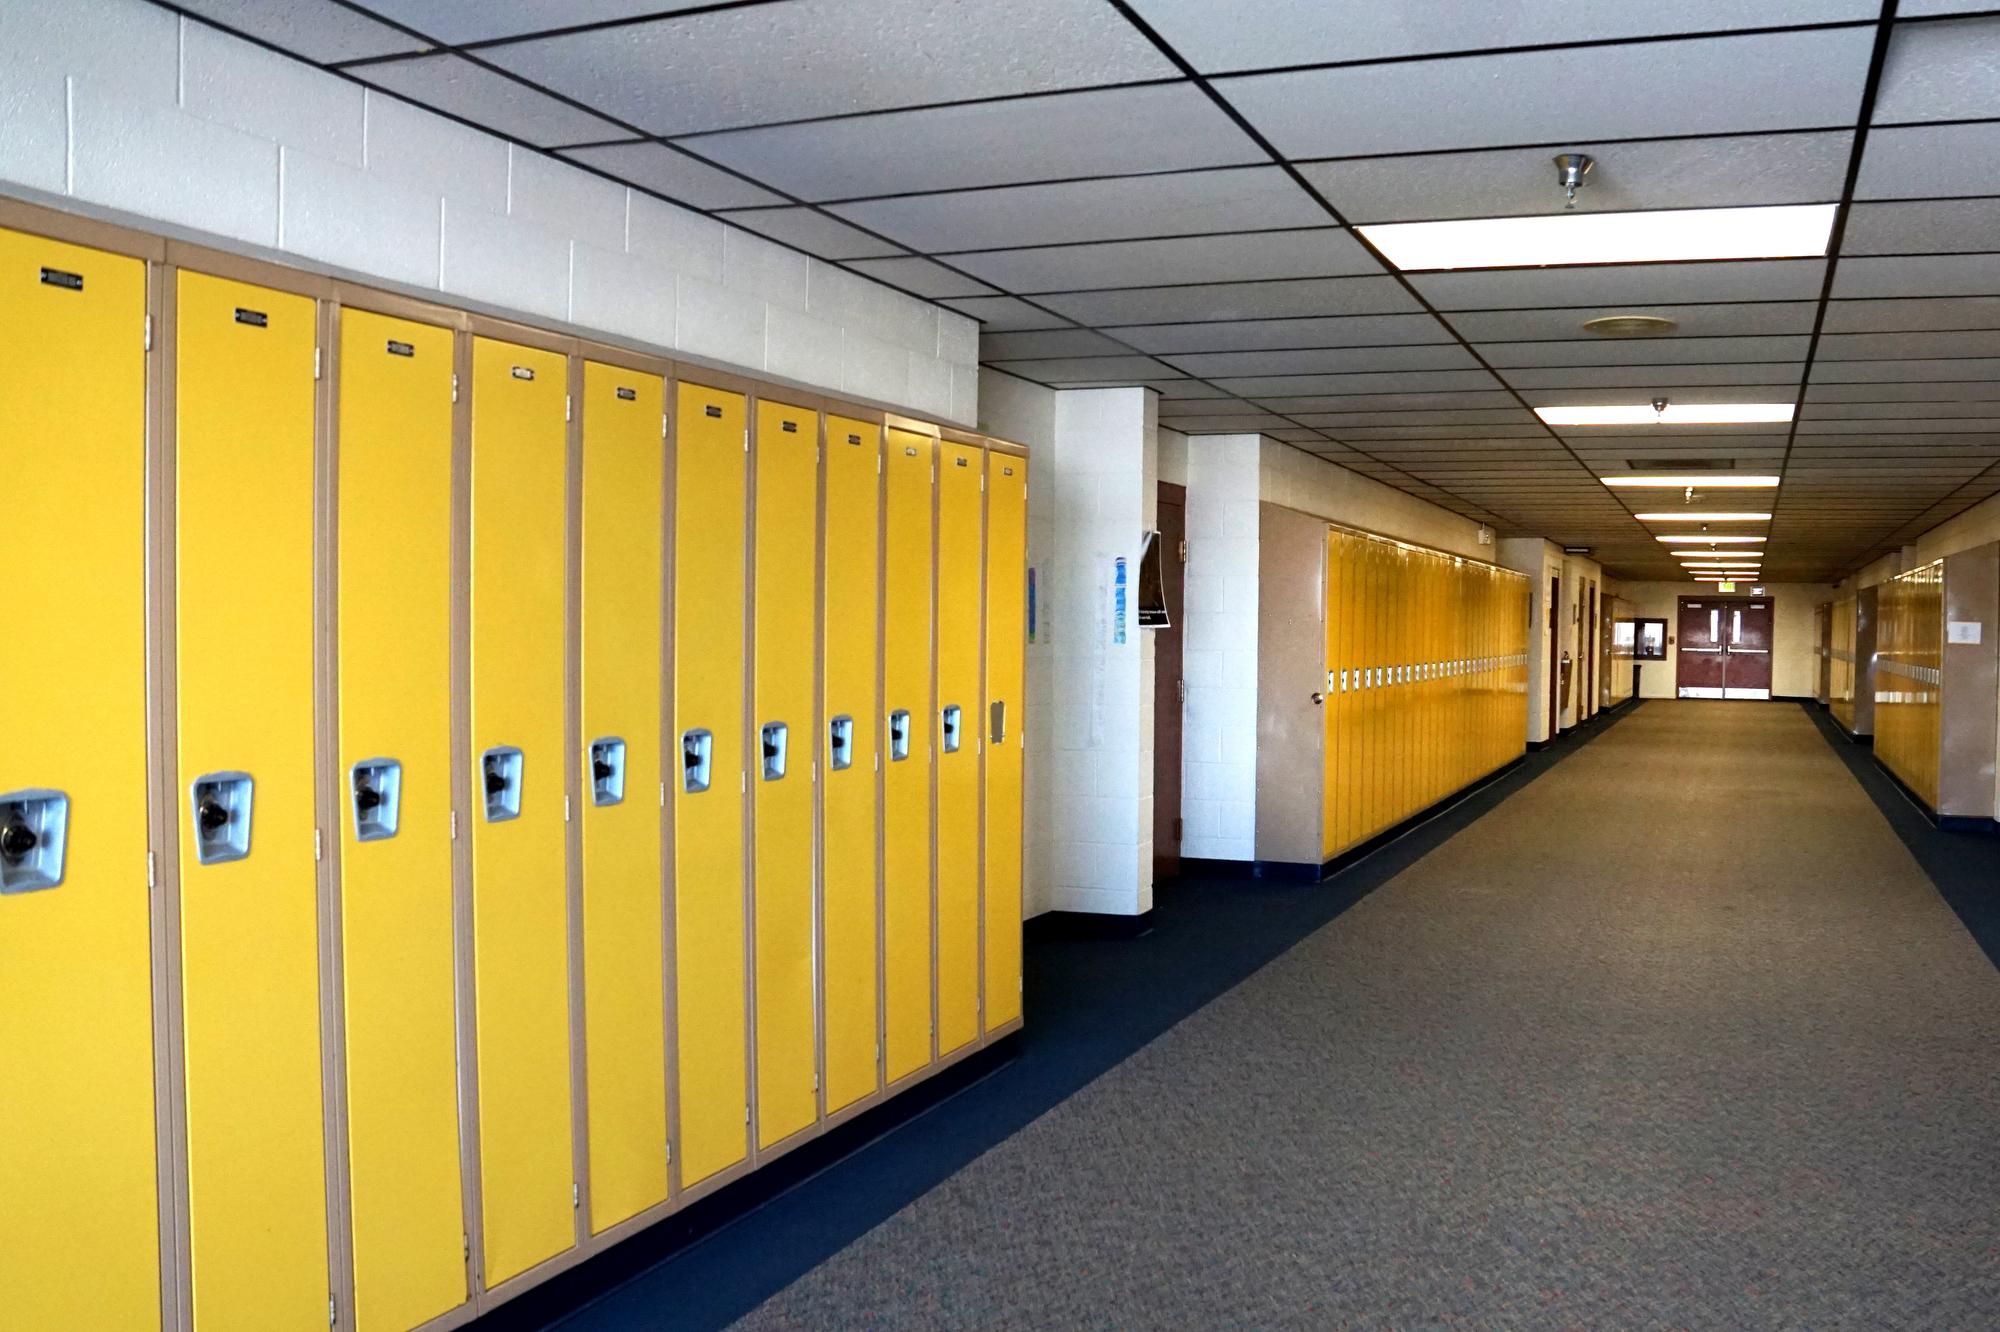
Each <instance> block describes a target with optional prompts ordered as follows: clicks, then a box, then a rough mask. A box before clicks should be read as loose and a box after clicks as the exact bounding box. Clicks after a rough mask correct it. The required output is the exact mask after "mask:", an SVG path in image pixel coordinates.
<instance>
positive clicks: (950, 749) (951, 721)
mask: <svg viewBox="0 0 2000 1332" xmlns="http://www.w3.org/2000/svg"><path fill="white" fill-rule="evenodd" d="M963 717H964V710H963V709H961V708H960V707H959V706H958V704H956V703H947V704H945V705H944V711H943V713H942V714H941V715H940V721H941V724H942V731H941V735H940V745H941V747H942V748H943V750H944V752H945V753H947V754H956V753H957V752H958V734H959V722H960V721H961V720H962V719H963Z"/></svg>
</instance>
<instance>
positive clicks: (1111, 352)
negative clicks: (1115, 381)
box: [979, 328, 1132, 361]
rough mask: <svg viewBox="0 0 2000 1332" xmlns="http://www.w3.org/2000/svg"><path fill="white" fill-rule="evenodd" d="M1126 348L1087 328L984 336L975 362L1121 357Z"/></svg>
mask: <svg viewBox="0 0 2000 1332" xmlns="http://www.w3.org/2000/svg"><path fill="white" fill-rule="evenodd" d="M1131 350H1132V349H1131V348H1130V347H1125V346H1121V345H1120V344H1119V343H1118V341H1117V340H1116V339H1113V338H1108V337H1106V336H1104V334H1102V333H1098V332H1095V331H1093V330H1091V329H1087V328H1049V329H1040V330H1036V331H1033V332H1026V333H984V332H982V333H981V334H980V337H979V359H980V360H982V361H1011V360H1019V359H1023V358H1027V357H1040V356H1125V355H1129V354H1130V353H1131Z"/></svg>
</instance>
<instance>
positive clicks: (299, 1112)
mask: <svg viewBox="0 0 2000 1332" xmlns="http://www.w3.org/2000/svg"><path fill="white" fill-rule="evenodd" d="M179 303H180V304H179V315H178V321H177V322H178V337H179V350H178V357H179V384H178V388H177V396H176V409H177V415H178V423H177V429H176V436H175V457H176V464H177V475H176V478H175V480H176V489H177V497H176V498H177V504H178V518H177V524H178V526H177V538H178V550H177V553H176V560H177V587H176V590H175V605H176V612H175V613H176V617H177V618H176V626H177V628H176V632H177V647H178V667H177V678H178V699H179V719H180V722H179V724H180V732H179V764H180V768H179V774H180V775H179V780H178V781H177V782H176V784H175V785H176V788H177V790H178V791H179V792H180V795H181V801H182V808H181V810H180V821H181V842H180V845H181V856H180V864H181V885H180V898H181V902H180V911H181V980H182V991H183V994H182V1004H183V1009H182V1018H183V1030H184V1032H185V1061H186V1063H185V1069H186V1087H187V1169H188V1211H189V1214H190V1215H189V1247H190V1250H191V1253H192V1261H193V1270H194V1316H195V1319H196V1321H197V1322H199V1323H201V1324H203V1325H205V1326H211V1327H301V1326H305V1325H307V1320H309V1319H311V1320H315V1321H316V1320H317V1319H320V1318H323V1317H324V1316H325V1310H326V1301H327V1236H326V1157H325V1152H326V1141H325V1136H324V1131H323V1113H322V1105H321V1099H320V1090H321V1083H320V1042H319V1033H320V992H319V903H318V869H317V864H316V861H317V857H316V856H315V854H314V837H315V824H316V819H315V817H314V798H315V782H314V776H313V766H314V744H313V741H314V715H313V701H314V700H313V653H314V623H313V608H314V600H315V598H314V587H313V526H314V517H313V469H314V457H313V455H314V444H315V440H314V432H315V416H316V412H315V400H316V397H317V391H316V386H315V384H314V382H313V380H314V375H313V359H314V356H313V350H314V346H315V343H316V340H317V327H316V321H317V319H318V307H317V305H316V304H315V302H313V301H312V300H309V299H308V298H306V297H303V296H293V295H288V294H286V293H283V292H277V291H270V290H267V289H264V288H261V287H253V286H248V285H246V284H244V283H240V282H230V281H225V280H224V279H221V278H215V277H209V276H207V275H205V274H200V273H188V272H183V273H182V274H181V275H180V296H179Z"/></svg>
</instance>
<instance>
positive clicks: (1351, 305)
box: [1037, 277, 1419, 327]
mask: <svg viewBox="0 0 2000 1332" xmlns="http://www.w3.org/2000/svg"><path fill="white" fill-rule="evenodd" d="M1037 299H1038V300H1039V301H1040V302H1041V303H1042V304H1043V305H1046V306H1048V307H1049V308H1050V309H1052V310H1057V311H1060V312H1061V313H1063V314H1066V315H1068V316H1069V317H1070V318H1072V319H1075V320H1077V321H1078V322H1079V323H1085V324H1091V325H1095V326H1099V327H1102V326H1104V325H1108V324H1159V323H1171V322H1175V321H1179V320H1184V319H1274V318H1283V317H1284V316H1286V315H1330V314H1394V313H1397V312H1399V311H1409V310H1415V309H1418V308H1419V307H1418V305H1417V303H1416V301H1414V300H1412V299H1411V297H1410V294H1409V293H1408V292H1407V291H1404V290H1403V288H1402V287H1401V286H1399V285H1398V284H1397V282H1396V280H1395V279H1394V278H1387V277H1353V278H1308V279H1304V280H1301V281H1296V282H1237V283H1228V284H1223V285H1217V286H1196V287H1133V288H1128V289H1126V290H1123V291H1086V292H1077V293H1075V294H1073V295H1067V296H1043V297H1038V298H1037Z"/></svg>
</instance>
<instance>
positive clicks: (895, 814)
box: [882, 429, 937, 1083]
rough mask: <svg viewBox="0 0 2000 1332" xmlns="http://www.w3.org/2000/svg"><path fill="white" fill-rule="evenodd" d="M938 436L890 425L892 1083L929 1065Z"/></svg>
mask: <svg viewBox="0 0 2000 1332" xmlns="http://www.w3.org/2000/svg"><path fill="white" fill-rule="evenodd" d="M936 455H937V441H936V440H935V439H932V438H931V437H930V436H929V435H920V434H917V433H916V432H915V431H911V430H897V429H891V430H890V431H889V448H888V453H887V463H886V471H887V474H888V480H887V490H886V493H885V496H884V499H883V504H884V530H885V533H886V538H885V544H884V548H883V549H884V556H883V558H884V563H883V580H882V596H883V613H882V623H883V631H882V695H883V700H882V705H883V707H884V708H885V709H886V716H885V719H884V726H885V728H886V729H885V732H884V739H883V750H884V755H883V763H882V774H883V775H882V971H883V981H882V996H883V1014H882V1018H883V1033H884V1036H883V1052H882V1053H883V1062H884V1066H885V1068H884V1072H885V1074H886V1076H887V1078H888V1080H889V1081H890V1082H892V1083H893V1082H895V1081H896V1080H897V1079H899V1078H902V1077H906V1076H908V1075H909V1074H911V1073H914V1072H916V1071H917V1070H918V1069H920V1068H922V1067H924V1066H925V1065H926V1064H928V1063H930V1062H931V1034H932V1033H931V1014H932V1009H931V975H932V971H931V956H932V945H933V941H932V938H931V920H932V915H931V905H932V904H931V765H932V754H931V736H932V721H931V686H932V679H931V561H932V555H931V535H932V526H933V524H932V512H931V497H932V491H933V487H932V482H933V480H934V477H933V475H932V467H933V464H934V460H935V458H936Z"/></svg>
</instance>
